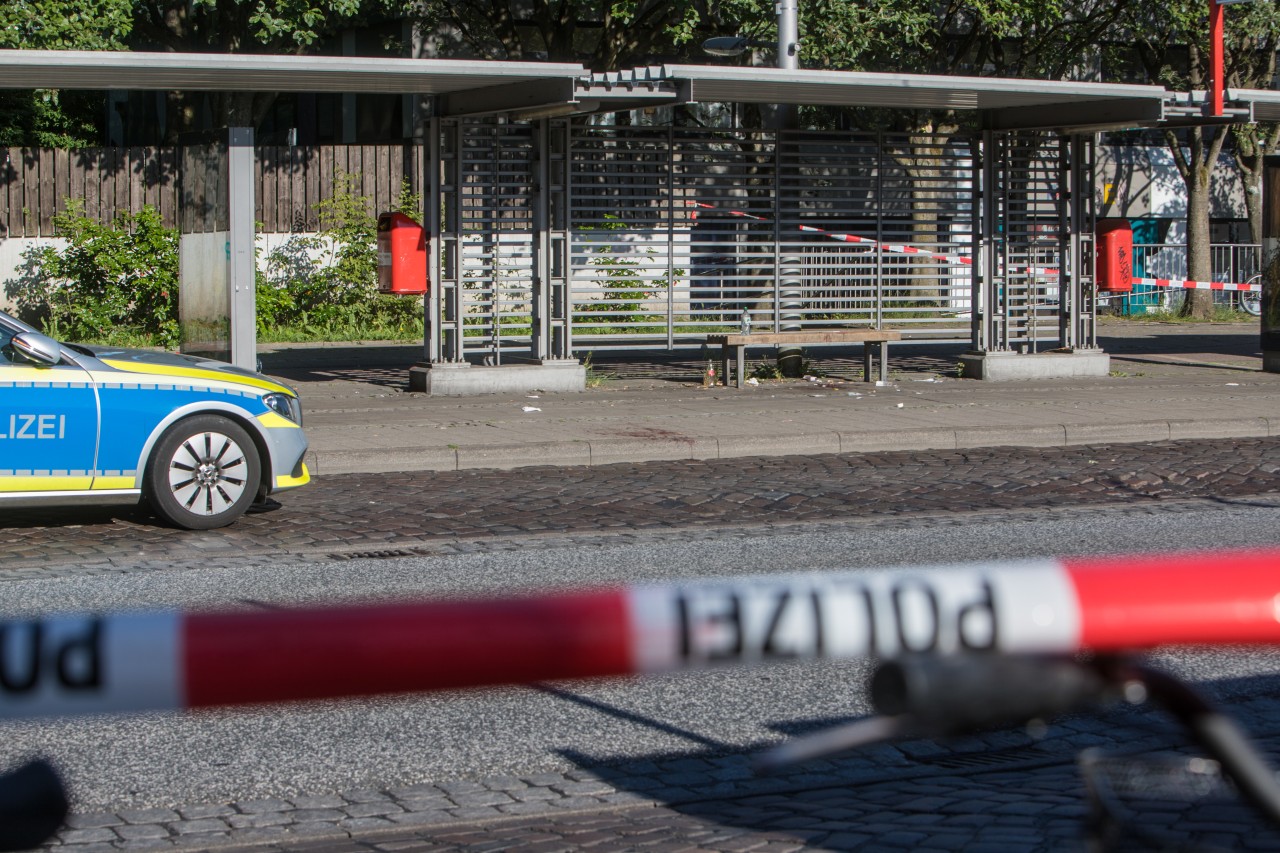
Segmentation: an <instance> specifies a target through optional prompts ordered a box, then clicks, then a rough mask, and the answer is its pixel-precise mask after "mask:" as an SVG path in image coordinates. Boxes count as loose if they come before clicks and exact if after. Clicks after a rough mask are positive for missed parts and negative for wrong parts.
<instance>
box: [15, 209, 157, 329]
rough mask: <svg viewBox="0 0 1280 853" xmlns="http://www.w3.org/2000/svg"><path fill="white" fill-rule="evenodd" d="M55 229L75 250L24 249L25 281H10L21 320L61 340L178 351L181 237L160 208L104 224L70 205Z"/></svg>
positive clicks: (57, 218) (57, 217)
mask: <svg viewBox="0 0 1280 853" xmlns="http://www.w3.org/2000/svg"><path fill="white" fill-rule="evenodd" d="M53 224H54V227H55V228H56V229H57V231H58V233H59V234H60V235H62V236H63V237H65V238H66V239H67V240H68V246H67V247H66V248H65V249H63V250H62V251H59V250H58V249H56V248H54V247H52V246H34V247H31V248H28V249H26V250H24V251H23V254H22V264H21V266H20V267H19V274H18V277H17V278H16V279H10V280H9V281H7V282H5V293H6V294H7V295H8V297H9V298H10V299H11V300H13V302H14V304H15V305H16V306H17V308H18V313H19V315H21V316H22V317H23V318H24V319H27V320H28V321H29V322H32V323H34V324H36V325H39V326H40V327H41V328H43V329H44V330H45V331H46V332H47V333H48V334H50V335H52V336H54V337H59V338H68V339H74V340H111V339H113V338H115V339H118V338H119V337H120V336H122V335H123V336H126V337H133V338H136V337H139V336H143V337H146V338H150V339H151V340H154V341H155V342H156V343H157V344H160V345H162V346H166V347H173V346H176V345H177V343H178V340H179V332H178V232H177V231H176V230H174V229H172V228H166V227H165V226H164V223H163V222H162V221H161V219H160V214H159V212H158V211H156V209H155V208H154V207H152V206H150V205H147V206H146V207H144V208H143V209H142V210H141V211H139V212H138V213H137V214H121V215H120V216H118V217H116V220H115V222H113V223H111V224H107V225H104V224H102V223H100V222H97V221H96V220H94V219H91V218H89V217H88V216H85V214H84V205H83V203H82V202H80V201H77V200H68V201H67V209H66V210H65V211H63V212H62V213H58V214H56V215H55V216H54V217H53Z"/></svg>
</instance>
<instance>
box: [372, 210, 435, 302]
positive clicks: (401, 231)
mask: <svg viewBox="0 0 1280 853" xmlns="http://www.w3.org/2000/svg"><path fill="white" fill-rule="evenodd" d="M429 284H430V281H429V280H428V278H427V235H426V232H425V231H424V230H423V228H422V226H421V225H419V224H418V223H416V222H414V221H413V220H412V219H410V218H409V217H408V216H405V215H404V214H403V213H383V214H381V215H380V216H379V217H378V291H379V292H380V293H397V294H402V295H408V296H420V295H422V294H424V293H426V292H427V286H428V285H429Z"/></svg>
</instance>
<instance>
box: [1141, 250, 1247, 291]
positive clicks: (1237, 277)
mask: <svg viewBox="0 0 1280 853" xmlns="http://www.w3.org/2000/svg"><path fill="white" fill-rule="evenodd" d="M1209 252H1210V256H1211V258H1212V264H1211V267H1212V269H1213V280H1214V281H1224V282H1228V283H1234V284H1242V283H1244V282H1246V281H1248V280H1249V279H1250V278H1252V277H1253V276H1255V275H1257V274H1258V272H1259V271H1260V270H1261V269H1262V247H1261V246H1259V245H1258V244H1257V243H1213V244H1211V245H1210V246H1209ZM1133 274H1134V276H1136V277H1138V278H1171V279H1179V278H1187V277H1188V276H1187V247H1186V244H1184V243H1134V244H1133Z"/></svg>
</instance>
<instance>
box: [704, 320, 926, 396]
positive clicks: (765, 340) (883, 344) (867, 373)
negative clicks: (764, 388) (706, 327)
mask: <svg viewBox="0 0 1280 853" xmlns="http://www.w3.org/2000/svg"><path fill="white" fill-rule="evenodd" d="M900 340H902V332H893V331H888V330H885V329H809V330H806V331H800V332H760V333H752V334H749V335H742V334H733V335H707V344H708V345H710V344H719V345H720V375H721V377H723V378H724V384H725V385H728V384H729V372H728V371H729V353H730V351H732V352H733V354H734V361H735V364H736V365H737V368H738V369H737V372H736V373H735V378H736V383H735V384H736V385H737V386H738V387H739V388H741V387H742V380H743V374H744V373H745V372H746V352H747V347H763V346H798V345H800V344H855V343H861V344H862V376H863V378H864V379H865V380H866V381H868V382H870V381H872V379H871V369H872V367H873V366H874V365H873V362H874V357H875V350H874V349H872V346H873V345H874V344H879V346H880V381H881V382H887V381H888V379H889V341H900Z"/></svg>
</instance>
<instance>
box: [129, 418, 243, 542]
mask: <svg viewBox="0 0 1280 853" xmlns="http://www.w3.org/2000/svg"><path fill="white" fill-rule="evenodd" d="M261 472H262V468H261V462H260V461H259V459H258V450H257V448H256V447H255V446H254V443H253V439H252V438H250V437H249V434H248V433H247V432H245V430H244V428H243V427H241V426H240V425H239V424H237V423H235V422H234V421H231V420H228V419H227V418H223V417H219V416H217V415H198V416H196V417H193V418H187V419H186V420H183V421H179V422H178V423H176V424H174V425H173V426H172V427H170V428H169V430H168V431H167V432H166V433H165V434H164V435H163V436H161V438H160V441H159V442H158V443H157V444H156V448H155V451H154V452H153V453H152V454H151V461H150V462H149V463H148V465H147V472H146V480H145V493H146V496H147V500H148V501H149V502H150V503H151V506H152V508H153V509H154V510H155V511H156V514H157V515H159V516H160V517H161V518H163V519H164V520H165V521H168V522H169V523H170V524H173V525H174V526H176V527H183V528H186V529H187V530H212V529H214V528H215V527H225V526H226V525H228V524H230V523H231V522H233V521H235V520H236V519H237V518H239V517H240V516H242V515H244V513H245V511H246V510H247V509H248V508H249V505H250V504H251V503H253V500H254V498H255V497H256V496H257V493H258V484H259V481H260V480H261Z"/></svg>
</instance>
